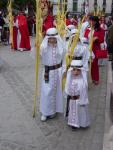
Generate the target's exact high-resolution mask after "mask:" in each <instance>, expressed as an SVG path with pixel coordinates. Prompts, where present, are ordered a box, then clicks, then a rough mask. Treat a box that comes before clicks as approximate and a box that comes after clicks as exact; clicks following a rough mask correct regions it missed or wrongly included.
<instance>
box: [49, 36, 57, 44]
mask: <svg viewBox="0 0 113 150" xmlns="http://www.w3.org/2000/svg"><path fill="white" fill-rule="evenodd" d="M48 43H49V44H51V45H55V44H57V39H56V38H54V37H50V38H49V39H48Z"/></svg>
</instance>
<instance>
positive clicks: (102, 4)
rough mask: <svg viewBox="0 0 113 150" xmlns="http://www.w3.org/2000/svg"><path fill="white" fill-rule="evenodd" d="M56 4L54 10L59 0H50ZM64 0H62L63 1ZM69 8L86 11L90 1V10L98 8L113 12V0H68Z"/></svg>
mask: <svg viewBox="0 0 113 150" xmlns="http://www.w3.org/2000/svg"><path fill="white" fill-rule="evenodd" d="M50 1H51V2H52V3H53V4H54V7H53V8H54V10H56V7H57V6H56V5H57V3H58V0H50ZM62 1H63V0H60V2H61V3H62ZM66 3H67V9H68V11H71V12H84V11H85V5H86V4H87V3H88V5H89V11H90V12H91V11H94V9H96V8H98V9H100V10H103V11H104V12H105V13H109V14H110V13H113V0H66Z"/></svg>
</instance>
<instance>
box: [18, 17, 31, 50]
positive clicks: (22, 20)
mask: <svg viewBox="0 0 113 150" xmlns="http://www.w3.org/2000/svg"><path fill="white" fill-rule="evenodd" d="M17 19H18V26H19V31H20V34H21V41H20V46H19V48H23V49H24V50H30V49H31V46H30V38H29V31H28V26H27V21H26V17H25V16H24V15H19V16H18V17H17Z"/></svg>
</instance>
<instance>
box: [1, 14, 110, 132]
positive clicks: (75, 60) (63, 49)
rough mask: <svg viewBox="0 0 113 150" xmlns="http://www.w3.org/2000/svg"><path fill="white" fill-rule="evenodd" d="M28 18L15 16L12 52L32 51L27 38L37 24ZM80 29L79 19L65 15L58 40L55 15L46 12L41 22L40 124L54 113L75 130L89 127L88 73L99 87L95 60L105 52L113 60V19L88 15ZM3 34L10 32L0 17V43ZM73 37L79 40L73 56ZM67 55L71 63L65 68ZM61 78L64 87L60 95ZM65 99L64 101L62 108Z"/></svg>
mask: <svg viewBox="0 0 113 150" xmlns="http://www.w3.org/2000/svg"><path fill="white" fill-rule="evenodd" d="M30 17H31V16H30ZM30 17H29V18H28V21H27V19H26V16H25V15H24V13H23V12H19V13H18V15H15V16H14V23H13V49H15V50H19V51H28V50H31V45H30V35H32V33H33V34H34V33H35V32H34V31H35V30H34V29H35V23H36V22H35V18H32V17H31V18H30ZM28 26H29V28H28ZM79 26H80V17H73V16H71V14H70V13H67V15H66V20H65V30H66V32H65V34H64V36H63V37H61V36H60V33H58V30H57V28H56V22H55V16H52V15H51V13H49V14H48V15H47V16H45V17H44V19H43V26H42V30H43V31H42V32H43V41H42V43H41V46H40V61H41V63H42V65H43V66H44V67H43V68H44V70H43V75H42V83H41V94H40V112H41V121H46V120H47V119H50V118H53V117H55V116H56V113H64V114H65V117H66V118H67V119H68V125H69V126H71V127H72V128H74V129H75V128H80V127H82V128H86V127H89V126H90V118H89V112H88V104H89V100H88V71H91V79H92V82H93V84H95V85H98V84H100V77H99V62H98V60H99V59H103V58H107V52H108V53H109V60H110V61H112V60H113V17H111V18H108V17H107V18H105V16H101V17H100V18H99V17H98V16H93V15H91V14H89V15H87V16H86V17H84V21H83V23H82V25H81V29H80V32H79V30H78V27H79ZM5 28H6V29H5ZM33 30H34V31H33ZM6 31H9V29H8V22H7V21H6V19H4V17H3V16H2V14H0V40H1V41H3V39H4V38H6V37H4V36H5V33H6ZM32 31H33V32H32ZM78 35H79V36H78ZM75 37H78V39H77V41H76V42H77V43H76V45H75V47H74V52H73V53H72V49H73V45H74V42H75V39H76V38H75ZM9 39H10V38H9ZM66 56H67V58H68V60H69V62H70V63H69V64H68V66H67V65H66V63H67V62H66ZM70 60H71V61H70ZM89 62H90V64H91V67H89ZM64 76H66V84H65V89H64V92H62V79H63V77H64ZM64 97H65V98H64ZM64 99H66V106H65V109H64V101H63V100H64ZM64 110H65V111H64Z"/></svg>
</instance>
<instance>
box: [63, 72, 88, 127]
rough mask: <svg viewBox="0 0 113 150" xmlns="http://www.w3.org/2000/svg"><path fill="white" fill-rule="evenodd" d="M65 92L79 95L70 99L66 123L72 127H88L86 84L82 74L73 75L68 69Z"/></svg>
mask: <svg viewBox="0 0 113 150" xmlns="http://www.w3.org/2000/svg"><path fill="white" fill-rule="evenodd" d="M65 92H66V94H67V95H71V96H76V95H80V98H79V99H77V100H70V102H69V113H68V125H70V126H74V127H78V128H79V127H88V126H89V125H90V119H89V112H88V104H89V101H88V95H87V85H86V82H84V79H83V77H82V75H80V76H78V77H73V75H72V74H71V71H68V74H67V80H66V87H65Z"/></svg>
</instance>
